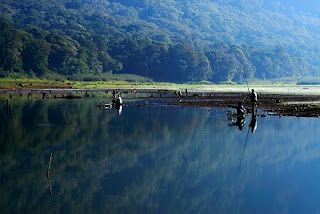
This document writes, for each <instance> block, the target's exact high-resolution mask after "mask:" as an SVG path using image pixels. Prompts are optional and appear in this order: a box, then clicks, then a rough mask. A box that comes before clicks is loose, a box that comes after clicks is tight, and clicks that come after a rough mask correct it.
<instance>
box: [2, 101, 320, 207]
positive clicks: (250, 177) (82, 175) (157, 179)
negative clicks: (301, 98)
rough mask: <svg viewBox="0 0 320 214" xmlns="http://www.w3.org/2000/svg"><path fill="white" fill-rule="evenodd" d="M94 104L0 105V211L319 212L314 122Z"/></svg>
mask: <svg viewBox="0 0 320 214" xmlns="http://www.w3.org/2000/svg"><path fill="white" fill-rule="evenodd" d="M100 101H101V98H87V99H78V100H62V99H48V100H41V99H27V98H14V99H13V100H10V105H11V111H10V112H7V110H6V102H5V99H0V110H1V118H2V120H1V123H0V183H1V185H0V199H1V200H0V210H1V213H320V203H319V199H320V141H319V138H320V120H319V119H318V118H297V117H278V116H267V117H257V121H256V125H257V126H256V130H255V132H252V131H253V130H252V129H251V128H250V127H249V125H250V122H251V116H250V115H249V116H248V117H247V119H246V121H245V123H244V124H243V126H240V127H238V126H237V124H233V122H232V121H230V120H229V119H228V116H227V113H228V110H230V109H218V108H191V107H184V108H182V107H179V106H170V105H163V104H159V103H157V102H151V101H150V102H144V101H131V102H130V103H128V105H127V106H125V107H124V108H123V111H122V113H121V114H120V115H119V114H118V112H117V111H116V110H115V109H111V110H99V109H98V108H97V107H96V104H97V103H98V102H100ZM239 128H240V129H241V130H240V129H239Z"/></svg>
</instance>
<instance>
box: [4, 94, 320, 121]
mask: <svg viewBox="0 0 320 214" xmlns="http://www.w3.org/2000/svg"><path fill="white" fill-rule="evenodd" d="M112 91H113V89H23V90H5V89H2V90H0V95H1V96H8V95H10V97H12V96H32V95H34V96H38V97H42V98H43V99H50V98H66V99H75V98H85V97H91V96H95V95H98V94H100V95H101V94H102V95H107V96H110V95H111V93H112ZM116 91H117V92H118V93H121V94H122V96H123V97H124V98H125V99H137V98H138V99H145V100H153V101H157V102H160V103H163V104H168V105H179V106H192V107H221V108H229V107H230V106H235V105H237V103H238V102H239V101H240V100H241V101H243V102H244V105H245V106H246V108H247V109H248V110H249V112H250V111H251V109H250V105H251V104H250V99H249V94H248V92H245V91H239V92H237V91H234V90H229V91H223V90H221V91H209V90H207V91H199V90H197V91H191V90H190V91H188V92H186V91H177V90H166V89H116ZM257 91H258V94H259V95H258V96H259V101H258V108H259V111H260V112H263V114H268V115H277V116H297V117H320V94H318V93H316V94H314V93H311V94H310V93H295V92H291V93H290V92H289V93H284V92H278V93H275V92H273V91H270V92H265V91H263V92H260V93H259V90H257ZM261 91H262V90H261Z"/></svg>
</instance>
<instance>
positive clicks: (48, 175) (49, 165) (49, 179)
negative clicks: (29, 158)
mask: <svg viewBox="0 0 320 214" xmlns="http://www.w3.org/2000/svg"><path fill="white" fill-rule="evenodd" d="M51 163H52V153H51V154H50V158H49V164H48V170H47V179H48V185H49V192H50V195H52V185H51V178H50V171H51Z"/></svg>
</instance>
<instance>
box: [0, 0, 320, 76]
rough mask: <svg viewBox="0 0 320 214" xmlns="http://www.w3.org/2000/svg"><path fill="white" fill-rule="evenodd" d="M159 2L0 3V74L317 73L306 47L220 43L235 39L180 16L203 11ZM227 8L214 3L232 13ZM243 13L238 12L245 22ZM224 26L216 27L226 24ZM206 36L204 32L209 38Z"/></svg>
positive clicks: (60, 0)
mask: <svg viewBox="0 0 320 214" xmlns="http://www.w3.org/2000/svg"><path fill="white" fill-rule="evenodd" d="M166 2H167V4H162V3H157V1H132V0H131V1H129V0H121V1H120V0H118V1H107V0H53V1H50V2H47V1H36V0H25V1H11V0H10V1H9V0H4V1H2V2H0V12H1V14H2V18H1V20H0V71H2V73H3V75H7V74H10V73H12V72H18V73H22V72H23V73H27V74H30V75H37V76H42V75H45V74H46V73H57V74H62V75H72V74H101V73H113V74H120V73H129V74H136V75H140V76H145V77H149V78H152V79H154V80H156V81H172V82H185V81H202V80H209V81H213V82H221V81H243V80H244V79H245V78H249V77H254V78H258V79H272V78H278V77H288V76H303V75H312V74H314V73H315V71H316V70H317V68H319V65H316V64H315V63H313V62H314V61H315V56H314V55H312V56H311V54H313V53H314V51H310V54H309V55H307V52H306V47H304V49H303V51H302V50H301V53H298V51H297V47H292V46H291V45H292V43H289V41H288V45H287V46H286V45H283V43H284V42H285V41H281V43H282V44H280V45H278V46H274V45H270V46H268V45H262V43H266V42H270V41H264V42H261V45H257V40H258V39H255V41H253V42H252V44H249V41H244V40H243V41H242V40H239V41H234V42H233V43H232V42H230V41H225V40H228V38H229V37H234V38H235V37H236V35H232V31H231V32H228V33H229V34H230V35H227V34H226V32H224V33H223V35H220V34H219V33H218V31H221V30H222V31H225V30H226V29H223V27H222V26H221V28H222V29H220V30H219V29H216V28H217V26H215V27H208V29H207V30H206V29H205V28H204V27H202V28H201V26H206V25H208V26H209V25H212V23H210V21H209V20H210V19H208V17H207V18H206V19H205V18H203V20H202V19H201V17H199V15H197V14H194V16H195V17H196V18H195V19H191V17H192V15H190V14H189V15H188V14H187V13H186V11H187V10H190V8H192V7H193V6H194V7H195V8H202V9H203V5H202V4H203V3H201V2H197V1H193V0H192V1H190V2H189V3H188V4H186V5H184V6H183V4H182V1H177V2H176V4H173V1H170V0H167V1H166ZM230 2H231V3H232V1H230ZM231 3H230V4H231ZM208 4H210V5H211V4H212V2H211V3H208ZM228 4H229V3H220V2H219V1H217V2H214V5H215V6H217V7H219V6H220V7H221V8H224V10H230V11H229V12H232V11H231V9H230V8H233V7H231V6H230V5H229V6H228ZM242 4H245V3H242ZM248 4H249V3H248ZM211 6H212V5H211ZM240 6H241V7H243V5H240ZM240 6H239V7H240ZM209 8H210V7H209ZM240 9H241V8H240ZM240 9H239V8H238V9H234V8H233V10H236V11H237V10H240ZM172 10H175V11H172ZM177 11H183V12H185V17H184V20H183V21H182V22H179V21H178V20H177V18H179V17H173V15H174V14H179V13H177ZM225 12H226V11H225ZM195 13H196V12H195ZM249 13H252V11H247V12H246V13H245V14H246V15H247V16H248V17H249V16H250V15H249ZM264 13H267V12H265V11H264ZM218 15H220V16H221V18H222V17H225V16H226V14H223V13H222V12H221V13H220V14H218ZM269 15H270V16H271V15H272V14H271V12H270V14H269ZM204 17H205V16H204ZM248 17H247V18H248ZM180 18H181V17H180ZM235 18H236V17H231V19H235ZM199 19H201V20H199ZM248 19H249V18H248ZM189 22H190V23H189ZM197 22H199V23H198V24H197ZM228 22H230V23H228ZM228 22H227V23H224V24H225V25H227V26H228V25H230V26H232V24H234V23H233V22H234V20H229V21H228ZM217 24H218V23H217ZM255 24H256V23H255ZM193 26H194V27H193ZM199 26H200V27H199ZM193 28H194V29H193ZM214 29H215V30H214ZM257 29H258V28H257ZM247 30H248V29H247ZM206 31H210V32H211V33H212V34H211V36H212V38H211V39H207V37H208V36H210V35H207V32H206ZM248 31H249V30H248ZM201 32H204V33H202V34H201ZM249 33H250V32H249ZM262 39H263V38H262ZM229 40H233V39H229ZM246 40H250V39H247V38H246ZM253 44H255V45H253ZM306 45H307V43H306ZM307 48H308V47H307Z"/></svg>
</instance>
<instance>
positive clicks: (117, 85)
mask: <svg viewBox="0 0 320 214" xmlns="http://www.w3.org/2000/svg"><path fill="white" fill-rule="evenodd" d="M52 88H57V89H158V90H180V91H182V92H184V91H185V89H188V91H189V92H206V91H214V92H243V93H245V92H249V91H248V87H247V84H213V83H210V82H200V83H181V84H177V83H166V82H150V81H137V82H136V81H128V80H109V81H74V80H60V81H57V80H46V79H36V78H0V89H19V90H23V89H52ZM249 88H250V89H251V88H255V89H256V90H257V91H259V92H260V93H277V94H280V93H281V94H284V93H285V94H317V95H318V94H319V95H320V86H316V85H308V86H306V85H303V86H300V85H296V84H294V83H284V82H277V83H274V82H263V81H255V82H249Z"/></svg>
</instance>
